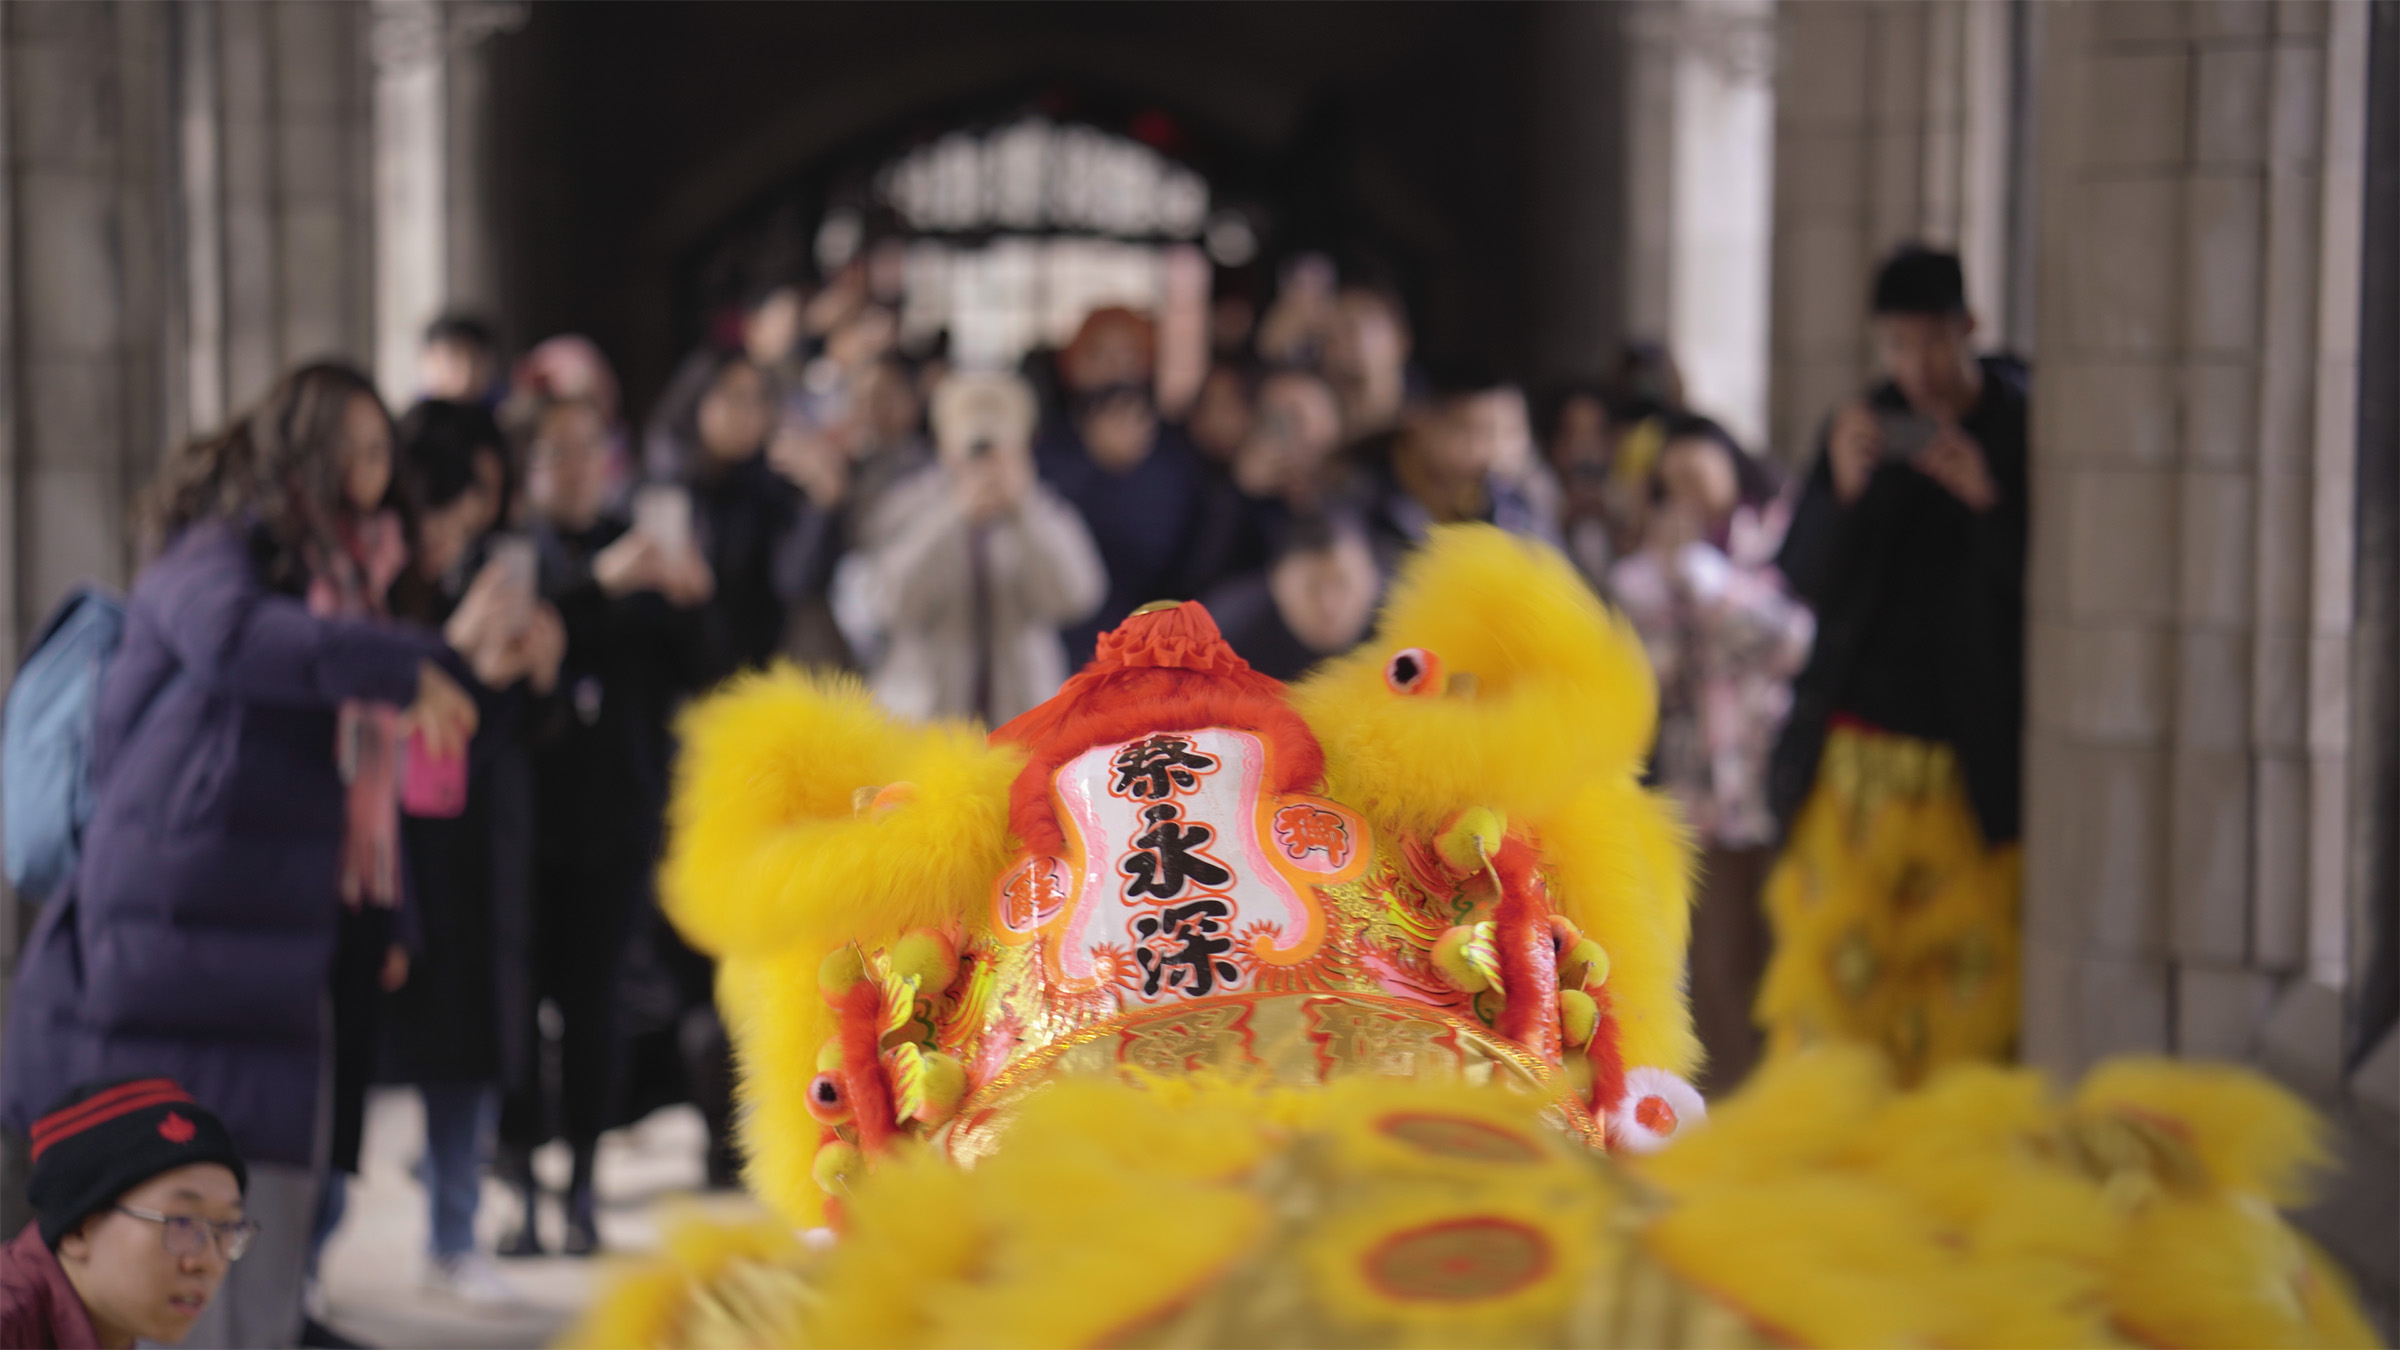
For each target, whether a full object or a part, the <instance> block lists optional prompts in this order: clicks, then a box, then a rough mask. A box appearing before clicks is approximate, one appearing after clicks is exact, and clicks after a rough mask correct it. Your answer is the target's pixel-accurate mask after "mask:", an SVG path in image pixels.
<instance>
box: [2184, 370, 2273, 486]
mask: <svg viewBox="0 0 2400 1350" xmlns="http://www.w3.org/2000/svg"><path fill="white" fill-rule="evenodd" d="M2176 385H2177V387H2178V389H2179V390H2180V392H2181V394H2182V408H2183V421H2182V425H2181V428H2180V429H2181V433H2182V446H2183V460H2184V462H2185V463H2186V464H2190V465H2194V466H2196V467H2201V468H2211V469H2248V468H2250V467H2251V466H2252V465H2253V464H2255V463H2256V460H2257V444H2258V388H2259V377H2258V371H2257V369H2256V368H2255V367H2254V366H2253V365H2251V363H2249V362H2247V361H2241V360H2219V361H2203V360H2199V359H2197V358H2195V359H2193V360H2190V361H2186V362H2185V363H2183V366H2182V368H2181V369H2180V370H2179V371H2178V372H2177V378H2176Z"/></svg>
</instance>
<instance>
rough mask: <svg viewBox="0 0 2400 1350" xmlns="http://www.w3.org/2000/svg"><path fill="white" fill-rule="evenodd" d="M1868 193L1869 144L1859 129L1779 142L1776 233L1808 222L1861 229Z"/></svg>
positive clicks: (1790, 137) (1784, 138) (1797, 134)
mask: <svg viewBox="0 0 2400 1350" xmlns="http://www.w3.org/2000/svg"><path fill="white" fill-rule="evenodd" d="M1866 190H1867V141H1866V138H1865V137H1863V136H1861V135H1860V134H1859V133H1858V132H1857V131H1856V130H1855V129H1848V128H1845V129H1841V130H1835V131H1808V132H1794V133H1790V134H1787V135H1784V136H1781V137H1778V138H1777V140H1776V142H1775V221H1776V226H1777V229H1778V231H1779V232H1780V231H1781V230H1785V229H1789V228H1791V227H1792V226H1794V225H1798V224H1801V223H1804V222H1823V223H1827V224H1835V225H1841V226H1844V227H1847V228H1848V229H1849V230H1851V231H1852V232H1853V238H1855V237H1856V234H1855V232H1856V231H1857V229H1858V204H1859V202H1860V201H1861V200H1862V199H1863V198H1864V197H1865V196H1866Z"/></svg>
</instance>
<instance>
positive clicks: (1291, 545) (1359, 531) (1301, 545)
mask: <svg viewBox="0 0 2400 1350" xmlns="http://www.w3.org/2000/svg"><path fill="white" fill-rule="evenodd" d="M1349 539H1355V540H1357V541H1358V542H1359V543H1361V544H1365V543H1367V542H1368V539H1367V522H1366V518H1365V517H1364V516H1362V515H1360V514H1359V512H1358V511H1357V510H1356V509H1354V508H1352V507H1350V506H1348V505H1339V504H1337V505H1330V506H1324V507H1320V508H1318V509H1317V510H1314V511H1307V512H1303V513H1301V514H1299V515H1295V516H1293V517H1292V518H1291V520H1290V521H1289V522H1288V523H1287V524H1285V526H1284V527H1283V529H1282V530H1281V531H1280V537H1279V538H1277V539H1276V540H1275V541H1274V550H1273V551H1274V555H1275V558H1276V560H1277V561H1279V562H1280V561H1281V560H1283V559H1285V558H1288V557H1291V556H1292V555H1293V554H1295V553H1324V552H1327V551H1329V550H1331V549H1333V548H1334V547H1336V546H1337V545H1339V544H1341V543H1342V542H1343V541H1344V540H1349Z"/></svg>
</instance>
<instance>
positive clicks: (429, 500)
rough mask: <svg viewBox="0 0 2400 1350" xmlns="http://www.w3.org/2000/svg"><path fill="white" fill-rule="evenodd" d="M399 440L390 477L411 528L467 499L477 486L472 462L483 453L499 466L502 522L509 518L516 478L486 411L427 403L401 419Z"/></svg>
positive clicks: (466, 405)
mask: <svg viewBox="0 0 2400 1350" xmlns="http://www.w3.org/2000/svg"><path fill="white" fill-rule="evenodd" d="M398 441H399V447H400V453H399V458H398V462H397V463H396V464H395V465H394V478H395V479H396V481H397V483H398V485H399V489H400V493H399V495H400V502H401V505H402V508H403V509H404V510H405V511H406V512H407V514H408V517H409V521H410V524H412V525H413V524H415V522H416V520H417V518H418V517H420V516H422V515H424V514H425V513H426V512H428V511H438V510H440V509H441V508H443V507H445V506H448V505H449V504H450V503H452V502H455V501H457V500H458V499H459V498H460V497H462V496H464V495H466V492H467V490H468V489H469V488H472V487H474V486H475V484H476V482H477V478H476V473H475V461H476V459H477V458H478V457H479V456H482V455H487V454H488V455H490V456H491V457H492V458H493V459H495V460H497V461H499V464H500V519H502V520H506V519H508V511H509V497H510V495H511V492H512V490H513V489H514V486H515V484H514V482H513V480H514V478H515V474H514V473H513V472H512V471H511V468H512V466H511V465H510V462H509V460H510V456H509V453H508V438H507V437H506V436H503V435H502V434H501V432H500V424H499V423H498V422H495V421H493V420H492V415H491V414H490V413H488V412H486V411H484V410H483V409H482V408H481V407H478V406H477V405H475V404H472V403H452V402H449V401H447V400H443V399H427V400H426V401H425V402H423V403H420V404H418V405H417V406H416V407H414V408H411V409H409V410H408V415H407V416H406V417H403V418H401V419H400V430H399V433H398Z"/></svg>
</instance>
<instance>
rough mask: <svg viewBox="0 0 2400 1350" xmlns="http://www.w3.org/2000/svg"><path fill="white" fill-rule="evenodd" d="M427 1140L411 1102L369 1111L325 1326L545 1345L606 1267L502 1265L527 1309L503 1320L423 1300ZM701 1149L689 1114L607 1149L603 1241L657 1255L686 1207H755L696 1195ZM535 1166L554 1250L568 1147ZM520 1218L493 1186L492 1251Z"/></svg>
mask: <svg viewBox="0 0 2400 1350" xmlns="http://www.w3.org/2000/svg"><path fill="white" fill-rule="evenodd" d="M424 1140H425V1135H424V1116H423V1112H422V1110H421V1108H420V1107H419V1105H418V1099H417V1095H416V1094H415V1093H414V1092H412V1091H408V1090H406V1089H393V1090H387V1091H380V1092H378V1093H377V1094H376V1096H375V1097H374V1099H373V1100H372V1101H370V1102H369V1104H368V1107H367V1136H366V1150H365V1156H364V1158H363V1160H362V1161H363V1163H364V1173H363V1175H362V1176H360V1177H358V1178H356V1179H355V1180H354V1181H353V1183H352V1188H351V1192H350V1211H349V1214H348V1216H347V1217H346V1218H345V1219H344V1221H343V1223H342V1227H341V1230H340V1231H339V1232H338V1233H336V1234H335V1235H334V1238H333V1241H332V1243H331V1244H330V1245H329V1246H328V1247H327V1248H326V1251H325V1269H324V1277H325V1288H326V1294H327V1297H328V1299H329V1301H330V1303H331V1310H330V1318H329V1320H330V1321H331V1323H332V1325H333V1326H334V1328H335V1329H337V1330H339V1331H341V1332H342V1333H343V1334H345V1335H348V1336H350V1337H351V1338H353V1339H355V1340H359V1341H363V1342H366V1343H367V1344H370V1345H377V1346H437V1347H464V1346H489V1347H502V1346H537V1345H543V1344H546V1343H547V1342H548V1341H549V1340H550V1339H551V1338H552V1337H554V1336H555V1335H557V1334H558V1333H559V1332H560V1331H561V1330H563V1329H564V1328H565V1327H566V1325H567V1324H568V1322H569V1321H570V1320H571V1319H572V1318H573V1317H574V1315H575V1314H576V1312H577V1311H578V1310H580V1309H581V1308H582V1307H583V1306H584V1305H585V1304H586V1303H587V1302H588V1301H589V1300H590V1299H591V1297H592V1295H593V1291H594V1289H595V1288H596V1287H597V1286H598V1284H599V1282H600V1281H602V1280H604V1279H605V1278H606V1271H607V1268H608V1263H607V1261H606V1260H605V1258H603V1259H601V1260H572V1259H569V1258H567V1257H562V1256H549V1257H540V1258H535V1259H531V1260H520V1261H503V1262H501V1263H500V1269H501V1271H502V1272H503V1273H504V1274H505V1275H506V1276H507V1278H508V1279H509V1281H510V1283H512V1284H513V1285H514V1286H515V1287H516V1289H517V1291H518V1293H519V1294H520V1295H521V1305H520V1306H518V1307H514V1308H509V1309H505V1310H497V1311H487V1310H481V1309H475V1308H470V1307H467V1306H465V1305H463V1304H460V1303H458V1302H456V1301H454V1300H451V1299H448V1298H446V1297H445V1296H443V1295H440V1294H436V1293H434V1292H432V1291H430V1290H427V1289H426V1288H424V1287H423V1285H422V1284H421V1280H422V1279H423V1277H424V1273H425V1255H424V1253H425V1235H426V1228H427V1216H426V1208H425V1193H424V1190H423V1188H422V1187H420V1186H419V1185H418V1184H417V1182H416V1180H415V1178H414V1177H413V1176H411V1174H410V1173H411V1169H412V1168H413V1167H414V1165H415V1163H416V1161H417V1159H418V1157H419V1156H420V1155H421V1154H422V1153H423V1151H424V1147H425V1143H424ZM702 1143H703V1132H702V1127H701V1124H700V1116H699V1113H698V1112H696V1111H693V1110H691V1109H690V1108H688V1107H682V1108H676V1109H673V1110H668V1111H661V1112H659V1113H658V1114H656V1115H653V1116H651V1117H650V1118H649V1119H648V1120H646V1121H644V1122H642V1124H641V1125H639V1126H637V1127H635V1128H633V1129H630V1130H621V1131H618V1132H617V1133H615V1134H612V1135H610V1136H608V1138H607V1139H606V1140H604V1141H603V1142H602V1144H601V1148H600V1164H599V1169H600V1170H599V1186H600V1199H601V1209H600V1236H601V1240H602V1242H604V1243H605V1244H606V1245H607V1247H608V1248H609V1249H610V1250H611V1251H612V1252H616V1253H638V1252H643V1251H648V1250H651V1249H652V1248H653V1247H654V1246H655V1245H656V1243H657V1241H658V1219H659V1215H660V1213H661V1212H662V1211H665V1210H671V1209H672V1208H674V1207H676V1206H678V1205H685V1204H689V1205H696V1206H699V1207H702V1208H704V1209H707V1210H709V1211H711V1212H718V1211H723V1212H728V1213H740V1212H744V1211H746V1210H747V1209H748V1208H749V1206H750V1202H749V1201H748V1200H747V1199H745V1198H744V1197H741V1196H738V1195H722V1194H719V1195H709V1194H703V1193H700V1192H699V1191H698V1187H699V1185H700V1180H701V1162H700V1158H701V1148H702ZM534 1165H535V1171H536V1172H537V1173H538V1174H539V1175H540V1176H541V1177H542V1179H543V1181H544V1184H545V1185H546V1186H549V1187H551V1188H553V1194H552V1196H551V1197H550V1198H549V1199H548V1200H547V1202H546V1203H545V1204H544V1206H543V1210H542V1214H541V1219H540V1222H541V1226H542V1235H543V1239H544V1241H545V1243H546V1244H547V1245H548V1246H549V1247H550V1248H551V1249H552V1250H553V1251H555V1250H556V1249H557V1246H558V1241H559V1236H560V1230H561V1226H562V1224H563V1223H564V1219H563V1216H562V1215H561V1213H560V1205H559V1201H558V1200H557V1198H556V1194H555V1192H557V1191H563V1190H564V1188H565V1184H566V1178H567V1165H568V1164H567V1155H566V1151H565V1149H564V1147H563V1146H560V1145H553V1146H551V1147H550V1148H549V1149H547V1150H545V1151H544V1152H543V1153H542V1154H540V1155H537V1156H536V1158H535V1160H534ZM516 1217H517V1202H516V1200H515V1198H514V1197H512V1196H511V1195H510V1194H509V1193H508V1191H507V1190H506V1189H505V1188H503V1187H501V1186H500V1185H499V1184H498V1183H497V1182H494V1181H492V1180H490V1179H488V1178H487V1179H486V1180H485V1182H484V1188H483V1209H482V1212H481V1214H480V1215H479V1216H478V1217H477V1220H476V1225H475V1227H476V1232H477V1234H478V1236H480V1237H481V1239H482V1241H483V1243H484V1246H485V1249H486V1250H489V1249H490V1247H491V1245H492V1244H493V1243H494V1242H496V1241H497V1240H498V1238H499V1237H500V1235H501V1234H502V1233H503V1232H504V1231H505V1230H507V1229H508V1228H509V1227H511V1226H513V1225H514V1223H515V1221H516Z"/></svg>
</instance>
